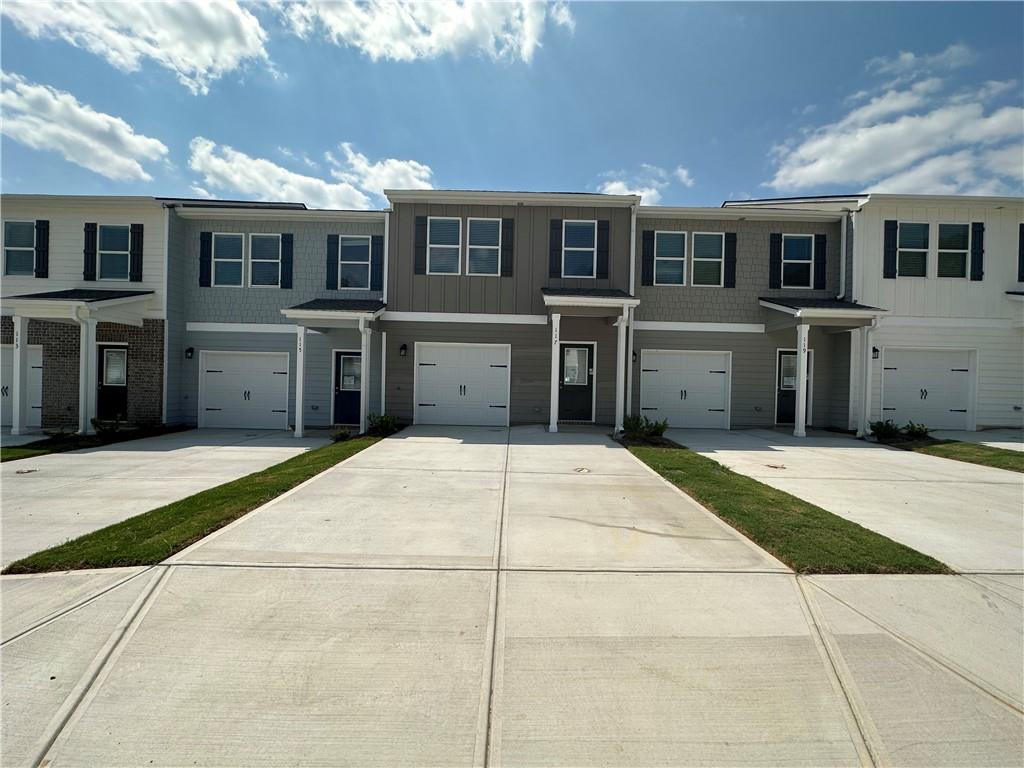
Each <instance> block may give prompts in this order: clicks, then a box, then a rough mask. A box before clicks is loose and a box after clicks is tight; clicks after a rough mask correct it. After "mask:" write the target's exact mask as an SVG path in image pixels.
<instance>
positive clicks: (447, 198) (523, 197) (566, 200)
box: [384, 189, 640, 208]
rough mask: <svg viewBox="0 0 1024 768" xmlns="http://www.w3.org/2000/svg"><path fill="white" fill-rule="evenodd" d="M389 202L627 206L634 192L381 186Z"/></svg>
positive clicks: (634, 201) (635, 200)
mask: <svg viewBox="0 0 1024 768" xmlns="http://www.w3.org/2000/svg"><path fill="white" fill-rule="evenodd" d="M384 195H385V196H386V197H387V198H388V200H390V201H391V202H392V203H452V204H462V205H516V204H519V203H522V204H523V205H579V206H586V207H589V208H600V207H629V206H631V205H636V204H638V203H639V202H640V197H639V196H638V195H601V194H596V193H594V194H588V193H574V192H474V191H471V190H443V189H385V190H384Z"/></svg>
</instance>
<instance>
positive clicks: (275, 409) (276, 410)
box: [270, 408, 287, 413]
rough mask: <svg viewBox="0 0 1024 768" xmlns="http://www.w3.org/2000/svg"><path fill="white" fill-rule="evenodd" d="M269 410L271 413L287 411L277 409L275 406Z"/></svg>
mask: <svg viewBox="0 0 1024 768" xmlns="http://www.w3.org/2000/svg"><path fill="white" fill-rule="evenodd" d="M270 412H271V413H287V411H283V410H278V409H277V408H274V409H273V410H271V411H270Z"/></svg>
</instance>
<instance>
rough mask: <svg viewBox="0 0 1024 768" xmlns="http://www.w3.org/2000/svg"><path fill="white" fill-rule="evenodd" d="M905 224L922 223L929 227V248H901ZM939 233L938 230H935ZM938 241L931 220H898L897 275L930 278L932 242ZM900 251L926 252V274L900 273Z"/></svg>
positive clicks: (921, 278) (919, 278)
mask: <svg viewBox="0 0 1024 768" xmlns="http://www.w3.org/2000/svg"><path fill="white" fill-rule="evenodd" d="M904 224H922V225H924V226H926V227H928V247H927V248H900V227H902V226H903V225H904ZM935 231H936V233H938V230H937V229H936V230H935ZM934 242H936V241H935V238H933V237H932V223H931V222H930V221H897V222H896V277H904V278H916V279H917V280H926V279H927V278H928V263H929V262H931V261H932V259H931V258H929V257H930V256H931V253H932V243H934ZM900 251H909V252H912V253H923V254H924V274H923V275H901V274H900Z"/></svg>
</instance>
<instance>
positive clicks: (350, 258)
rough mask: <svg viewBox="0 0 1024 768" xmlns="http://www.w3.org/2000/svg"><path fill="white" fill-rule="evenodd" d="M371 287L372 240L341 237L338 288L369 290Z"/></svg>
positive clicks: (366, 237) (363, 237)
mask: <svg viewBox="0 0 1024 768" xmlns="http://www.w3.org/2000/svg"><path fill="white" fill-rule="evenodd" d="M369 287H370V238H369V237H368V236H366V235H341V236H340V237H339V238H338V288H347V289H350V290H368V289H369Z"/></svg>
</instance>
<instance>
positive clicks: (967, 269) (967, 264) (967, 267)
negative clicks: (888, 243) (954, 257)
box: [896, 221, 974, 280]
mask: <svg viewBox="0 0 1024 768" xmlns="http://www.w3.org/2000/svg"><path fill="white" fill-rule="evenodd" d="M943 226H947V227H967V248H966V249H964V250H961V249H960V248H943V247H941V246H940V245H939V238H940V237H941V235H942V232H941V228H942V227H943ZM973 235H974V233H973V232H971V225H970V223H964V222H962V221H940V222H938V223H937V224H936V225H935V278H936V279H937V280H968V279H970V277H971V240H972V239H973ZM896 243H897V248H896V269H897V274H899V253H900V251H899V247H898V246H899V240H898V239H897V240H896ZM928 245H929V246H930V245H931V233H930V232H929V236H928ZM940 253H962V254H963V255H964V273H963V274H962V275H958V276H957V277H949V276H945V277H943V276H941V275H939V254H940ZM928 261H930V259H927V257H926V261H925V269H927V264H928Z"/></svg>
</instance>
